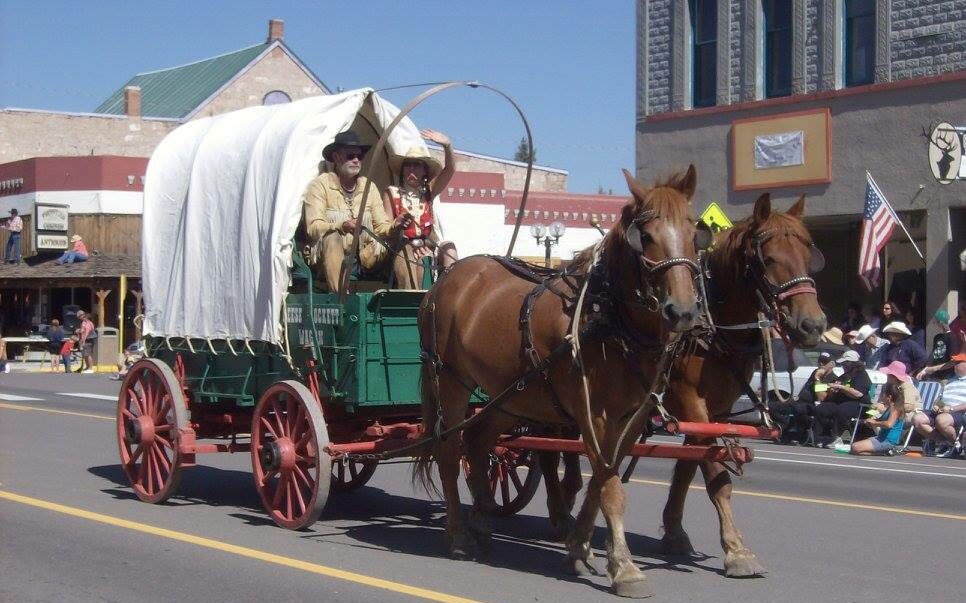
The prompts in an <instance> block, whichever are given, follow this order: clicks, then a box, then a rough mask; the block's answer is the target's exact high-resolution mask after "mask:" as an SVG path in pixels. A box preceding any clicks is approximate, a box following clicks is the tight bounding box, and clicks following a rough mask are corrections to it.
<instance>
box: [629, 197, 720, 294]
mask: <svg viewBox="0 0 966 603" xmlns="http://www.w3.org/2000/svg"><path fill="white" fill-rule="evenodd" d="M660 217H661V216H660V214H658V212H657V211H656V210H653V209H645V210H642V211H641V212H640V213H638V214H637V215H636V216H634V218H633V219H632V220H631V223H630V224H629V225H628V227H627V230H626V231H625V232H624V240H625V242H626V243H627V244H628V245H629V246H630V247H631V248H632V249H633V250H634V251H635V252H636V253H637V258H638V264H639V268H640V274H639V281H640V284H641V286H640V287H639V288H638V289H637V290H636V292H635V293H636V295H637V298H638V300H640V302H641V303H642V304H643V305H644V307H645V308H646V309H647V310H649V311H651V312H657V311H658V310H659V309H660V300H658V298H657V295H655V293H654V291H655V289H656V288H657V286H656V285H655V281H656V279H657V277H658V276H660V275H662V274H664V273H665V272H667V271H668V270H670V269H671V268H673V267H674V266H685V267H687V269H688V270H690V271H691V276H692V278H696V277H697V276H698V275H699V274H701V268H700V267H699V266H698V264H697V263H696V262H695V261H694V260H692V259H691V258H688V257H684V256H679V257H673V258H668V259H666V260H653V259H651V258H649V257H647V254H646V253H645V252H644V234H643V226H644V225H645V224H647V223H648V222H651V221H652V220H656V219H658V218H660Z"/></svg>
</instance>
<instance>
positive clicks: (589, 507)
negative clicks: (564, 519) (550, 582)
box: [564, 472, 602, 576]
mask: <svg viewBox="0 0 966 603" xmlns="http://www.w3.org/2000/svg"><path fill="white" fill-rule="evenodd" d="M601 482H602V476H601V474H600V473H598V472H594V475H593V476H591V478H590V482H589V483H588V484H587V493H586V494H585V495H584V502H583V504H582V505H581V506H580V512H578V513H577V518H576V519H575V520H574V524H573V527H572V528H571V530H570V534H569V535H568V536H567V540H566V545H567V557H566V559H565V560H564V569H565V570H566V571H567V572H568V573H570V574H573V575H575V576H587V575H590V574H593V575H595V576H598V575H600V570H598V569H597V567H596V566H595V565H594V553H593V551H592V550H591V548H590V538H591V536H592V535H593V532H594V522H595V521H596V520H597V512H598V511H599V510H600V495H601V485H602V483H601Z"/></svg>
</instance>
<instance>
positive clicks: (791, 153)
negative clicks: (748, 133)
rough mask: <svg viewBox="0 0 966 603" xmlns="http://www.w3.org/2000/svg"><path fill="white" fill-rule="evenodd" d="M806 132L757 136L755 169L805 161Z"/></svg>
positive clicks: (785, 165)
mask: <svg viewBox="0 0 966 603" xmlns="http://www.w3.org/2000/svg"><path fill="white" fill-rule="evenodd" d="M804 149H805V132H802V131H801V130H799V131H797V132H781V133H779V134H762V135H760V136H755V169H756V170H763V169H767V168H777V167H789V166H792V165H802V164H803V163H805V159H804V157H805V151H804Z"/></svg>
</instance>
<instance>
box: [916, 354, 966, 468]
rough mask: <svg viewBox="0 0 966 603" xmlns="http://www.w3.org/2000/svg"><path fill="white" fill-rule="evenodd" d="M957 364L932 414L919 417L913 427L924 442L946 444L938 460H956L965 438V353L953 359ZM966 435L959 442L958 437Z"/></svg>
mask: <svg viewBox="0 0 966 603" xmlns="http://www.w3.org/2000/svg"><path fill="white" fill-rule="evenodd" d="M951 361H952V362H955V363H956V368H955V369H954V371H955V372H954V377H952V378H950V379H949V381H947V382H946V385H945V387H943V394H942V398H941V399H940V400H937V401H936V402H934V403H933V405H932V408H931V409H930V411H929V412H920V413H916V416H915V417H913V420H912V424H913V427H914V428H915V429H916V432H917V433H919V435H921V436H922V438H923V442H924V443H923V447H924V448H925V441H926V440H930V441H932V442H936V443H940V444H945V449H944V450H940V452H939V453H938V454H937V455H936V456H939V457H951V456H955V455H956V454H958V453H959V452H961V451H962V450H963V442H962V439H964V438H966V429H963V426H964V425H966V352H960V353H959V354H956V355H955V356H953V357H952V358H951ZM961 430H962V431H963V434H962V435H961V436H960V440H959V441H957V440H956V435H957V434H958V433H960V431H961Z"/></svg>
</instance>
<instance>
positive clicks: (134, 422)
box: [124, 416, 155, 446]
mask: <svg viewBox="0 0 966 603" xmlns="http://www.w3.org/2000/svg"><path fill="white" fill-rule="evenodd" d="M154 432H155V425H154V419H153V418H152V417H146V416H140V417H137V418H136V419H132V418H126V419H125V420H124V441H125V442H126V443H127V444H128V445H130V446H135V445H141V446H144V445H147V444H150V443H151V442H153V441H154Z"/></svg>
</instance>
